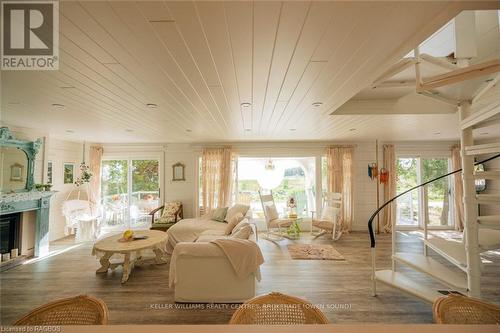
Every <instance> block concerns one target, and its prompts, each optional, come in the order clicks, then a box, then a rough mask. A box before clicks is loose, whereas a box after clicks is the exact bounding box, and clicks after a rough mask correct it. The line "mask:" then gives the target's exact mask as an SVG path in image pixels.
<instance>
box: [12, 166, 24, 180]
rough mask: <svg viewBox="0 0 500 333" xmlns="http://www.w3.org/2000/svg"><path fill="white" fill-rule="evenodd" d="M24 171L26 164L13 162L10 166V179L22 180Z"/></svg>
mask: <svg viewBox="0 0 500 333" xmlns="http://www.w3.org/2000/svg"><path fill="white" fill-rule="evenodd" d="M23 171H24V165H22V164H19V163H14V164H12V165H11V166H10V180H11V181H14V182H22V181H23Z"/></svg>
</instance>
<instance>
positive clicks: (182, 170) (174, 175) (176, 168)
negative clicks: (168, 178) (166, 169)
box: [172, 162, 186, 182]
mask: <svg viewBox="0 0 500 333" xmlns="http://www.w3.org/2000/svg"><path fill="white" fill-rule="evenodd" d="M185 169H186V166H185V165H184V164H182V163H181V162H177V163H175V164H174V165H172V181H174V182H178V181H184V180H186V177H185ZM179 172H180V173H181V174H182V176H180V175H177V173H179Z"/></svg>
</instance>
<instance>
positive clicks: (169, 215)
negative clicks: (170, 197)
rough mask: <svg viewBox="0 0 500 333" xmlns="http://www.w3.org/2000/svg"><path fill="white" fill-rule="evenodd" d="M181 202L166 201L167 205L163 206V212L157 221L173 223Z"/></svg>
mask: <svg viewBox="0 0 500 333" xmlns="http://www.w3.org/2000/svg"><path fill="white" fill-rule="evenodd" d="M180 207H181V203H180V202H179V201H173V202H166V203H165V207H163V214H162V215H161V217H160V218H159V219H157V220H156V221H155V223H173V222H175V220H176V217H177V216H176V215H177V214H178V212H179V208H180Z"/></svg>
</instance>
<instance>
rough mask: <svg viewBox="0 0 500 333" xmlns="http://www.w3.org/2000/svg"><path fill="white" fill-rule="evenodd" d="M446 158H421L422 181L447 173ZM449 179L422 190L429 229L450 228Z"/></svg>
mask: <svg viewBox="0 0 500 333" xmlns="http://www.w3.org/2000/svg"><path fill="white" fill-rule="evenodd" d="M449 169H450V167H449V159H448V158H422V181H424V182H426V181H428V180H431V179H434V178H436V177H439V176H441V175H444V174H446V173H448V172H449ZM450 180H451V178H450V177H445V178H443V179H440V180H437V181H435V182H432V183H430V184H429V185H427V186H426V188H424V189H423V191H424V199H425V206H424V209H426V212H424V213H426V216H425V217H426V218H427V221H428V222H427V225H428V226H429V227H446V228H449V227H452V226H453V221H452V218H451V209H450V202H451V200H450V199H451V198H450V195H451V191H450Z"/></svg>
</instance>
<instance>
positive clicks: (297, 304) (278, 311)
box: [229, 292, 329, 325]
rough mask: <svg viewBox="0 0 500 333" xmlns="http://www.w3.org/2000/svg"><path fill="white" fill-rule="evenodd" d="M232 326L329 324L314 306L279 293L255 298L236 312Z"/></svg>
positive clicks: (230, 322) (232, 319) (231, 322)
mask: <svg viewBox="0 0 500 333" xmlns="http://www.w3.org/2000/svg"><path fill="white" fill-rule="evenodd" d="M229 324H232V325H238V324H240V325H301V324H329V321H328V319H326V317H325V315H324V314H323V313H322V312H321V311H320V310H318V309H317V308H316V307H315V306H314V305H313V304H311V303H309V302H307V301H305V300H303V299H300V298H297V297H293V296H288V295H284V294H280V293H277V292H273V293H270V294H268V295H262V296H257V297H254V298H252V299H250V300H248V301H246V302H245V303H243V304H242V306H241V307H240V308H239V309H238V310H236V311H235V312H234V314H233V316H232V318H231V321H229Z"/></svg>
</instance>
